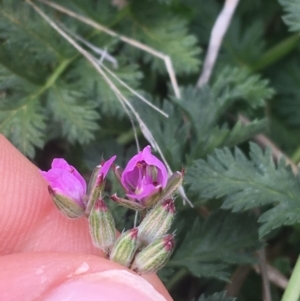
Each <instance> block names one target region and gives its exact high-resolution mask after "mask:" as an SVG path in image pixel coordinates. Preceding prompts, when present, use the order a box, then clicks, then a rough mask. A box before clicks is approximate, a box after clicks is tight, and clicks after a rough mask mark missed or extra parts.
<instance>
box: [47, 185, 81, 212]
mask: <svg viewBox="0 0 300 301" xmlns="http://www.w3.org/2000/svg"><path fill="white" fill-rule="evenodd" d="M48 191H49V193H50V195H51V197H52V200H53V202H54V204H55V206H56V207H57V208H58V210H59V211H61V212H62V213H63V214H64V215H66V216H67V217H70V218H78V217H80V216H82V215H83V214H84V208H83V207H81V206H80V205H79V204H78V203H76V202H74V200H72V199H70V198H68V197H66V196H64V195H61V194H58V193H56V192H55V191H54V190H53V189H52V188H51V187H50V186H48Z"/></svg>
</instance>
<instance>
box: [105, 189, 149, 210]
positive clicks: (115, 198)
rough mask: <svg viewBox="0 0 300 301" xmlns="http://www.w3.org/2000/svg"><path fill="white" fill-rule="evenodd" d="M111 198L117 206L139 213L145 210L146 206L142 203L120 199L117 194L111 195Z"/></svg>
mask: <svg viewBox="0 0 300 301" xmlns="http://www.w3.org/2000/svg"><path fill="white" fill-rule="evenodd" d="M110 198H111V200H113V201H114V202H116V203H117V204H119V205H122V206H124V207H126V208H129V209H133V210H138V211H140V210H143V209H144V206H143V205H141V204H140V203H138V202H135V201H130V200H127V199H122V198H119V197H118V196H117V194H116V193H115V194H113V195H111V196H110Z"/></svg>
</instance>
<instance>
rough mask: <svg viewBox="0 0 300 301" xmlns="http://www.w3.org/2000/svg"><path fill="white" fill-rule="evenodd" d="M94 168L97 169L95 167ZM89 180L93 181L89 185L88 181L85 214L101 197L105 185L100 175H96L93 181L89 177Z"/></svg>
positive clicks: (88, 212)
mask: <svg viewBox="0 0 300 301" xmlns="http://www.w3.org/2000/svg"><path fill="white" fill-rule="evenodd" d="M95 169H97V167H96V168H95ZM94 171H95V170H94ZM93 173H94V172H93ZM91 180H92V181H93V182H94V183H92V184H91V185H90V183H89V188H90V194H89V195H88V200H87V205H86V210H85V212H86V214H87V215H89V214H90V212H91V210H92V209H93V207H94V205H95V203H96V202H97V200H99V199H101V193H102V191H103V189H104V185H105V183H104V179H103V177H102V176H100V177H96V179H95V181H94V179H91ZM92 185H93V187H90V186H92Z"/></svg>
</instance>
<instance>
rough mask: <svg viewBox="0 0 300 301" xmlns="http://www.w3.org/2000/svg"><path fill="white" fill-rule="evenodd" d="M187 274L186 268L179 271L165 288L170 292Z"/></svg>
mask: <svg viewBox="0 0 300 301" xmlns="http://www.w3.org/2000/svg"><path fill="white" fill-rule="evenodd" d="M188 274H189V271H188V270H187V269H186V268H182V269H180V270H179V271H178V272H177V273H176V274H175V275H174V276H173V277H172V278H171V279H170V280H169V281H168V283H167V284H166V288H167V289H168V291H169V292H170V291H171V290H172V289H173V288H174V287H175V286H176V284H177V283H178V282H179V281H181V280H182V279H183V278H185V277H186V276H187V275H188Z"/></svg>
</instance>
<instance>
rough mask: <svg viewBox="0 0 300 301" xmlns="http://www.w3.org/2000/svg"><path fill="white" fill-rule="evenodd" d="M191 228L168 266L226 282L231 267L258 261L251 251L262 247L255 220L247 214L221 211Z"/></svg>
mask: <svg viewBox="0 0 300 301" xmlns="http://www.w3.org/2000/svg"><path fill="white" fill-rule="evenodd" d="M189 229H190V230H187V231H188V232H187V233H184V239H183V241H182V242H181V244H180V246H179V248H178V249H177V250H176V252H175V254H174V256H173V257H172V258H171V260H170V261H169V263H168V265H169V266H170V267H186V268H188V269H189V271H190V272H191V273H192V274H194V275H195V276H197V277H207V278H212V277H213V278H218V279H220V280H225V281H226V280H228V278H229V276H230V274H229V272H228V268H229V266H230V265H233V264H246V263H253V262H255V259H254V257H253V256H252V255H251V254H250V251H253V250H256V249H258V248H260V247H261V243H260V242H259V241H258V234H257V224H256V221H255V219H254V217H252V216H250V215H248V214H234V213H230V212H228V211H223V210H218V211H216V212H215V213H212V214H211V215H210V216H209V217H208V219H207V220H206V221H204V222H202V221H200V220H199V219H198V218H197V219H196V220H195V222H194V224H193V226H192V227H191V228H190V227H189Z"/></svg>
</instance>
